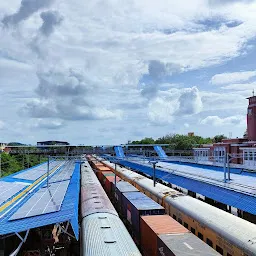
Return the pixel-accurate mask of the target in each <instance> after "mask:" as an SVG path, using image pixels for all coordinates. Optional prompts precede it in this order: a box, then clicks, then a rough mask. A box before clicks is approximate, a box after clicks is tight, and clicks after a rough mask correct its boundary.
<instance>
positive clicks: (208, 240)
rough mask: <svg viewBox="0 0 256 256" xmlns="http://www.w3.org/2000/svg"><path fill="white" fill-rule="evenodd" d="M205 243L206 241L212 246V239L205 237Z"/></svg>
mask: <svg viewBox="0 0 256 256" xmlns="http://www.w3.org/2000/svg"><path fill="white" fill-rule="evenodd" d="M206 243H207V244H208V245H210V246H211V247H213V246H212V241H211V240H210V239H209V238H207V239H206Z"/></svg>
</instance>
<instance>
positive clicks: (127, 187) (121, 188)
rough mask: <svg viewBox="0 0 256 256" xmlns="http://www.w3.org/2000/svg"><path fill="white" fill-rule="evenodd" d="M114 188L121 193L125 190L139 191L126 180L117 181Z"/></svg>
mask: <svg viewBox="0 0 256 256" xmlns="http://www.w3.org/2000/svg"><path fill="white" fill-rule="evenodd" d="M116 188H117V189H118V190H119V191H120V192H121V193H125V192H137V191H139V190H138V189H137V188H135V187H134V186H133V185H131V184H130V183H128V182H126V181H119V182H118V183H117V184H116Z"/></svg>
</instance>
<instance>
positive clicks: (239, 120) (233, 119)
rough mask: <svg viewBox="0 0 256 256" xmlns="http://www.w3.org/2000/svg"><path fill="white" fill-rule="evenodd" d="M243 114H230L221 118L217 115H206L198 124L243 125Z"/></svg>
mask: <svg viewBox="0 0 256 256" xmlns="http://www.w3.org/2000/svg"><path fill="white" fill-rule="evenodd" d="M245 121H246V119H245V116H240V115H238V116H230V117H225V118H221V117H219V116H208V117H206V118H204V119H202V120H201V121H200V124H204V125H213V126H229V125H244V123H245Z"/></svg>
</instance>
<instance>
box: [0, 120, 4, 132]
mask: <svg viewBox="0 0 256 256" xmlns="http://www.w3.org/2000/svg"><path fill="white" fill-rule="evenodd" d="M4 127H5V123H4V122H3V121H1V120H0V130H1V129H4Z"/></svg>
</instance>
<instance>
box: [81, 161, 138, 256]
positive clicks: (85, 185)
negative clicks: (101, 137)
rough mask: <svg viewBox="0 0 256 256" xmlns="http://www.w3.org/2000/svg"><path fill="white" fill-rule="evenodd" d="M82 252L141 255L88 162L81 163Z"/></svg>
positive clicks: (89, 255) (105, 255)
mask: <svg viewBox="0 0 256 256" xmlns="http://www.w3.org/2000/svg"><path fill="white" fill-rule="evenodd" d="M80 200H81V207H80V208H81V209H80V210H81V219H82V220H81V239H80V240H81V251H82V254H81V255H84V256H96V255H97V256H114V255H118V256H121V255H133V256H141V253H140V251H139V250H138V248H137V246H136V245H135V243H134V241H133V239H132V238H131V236H130V234H129V233H128V231H127V229H126V227H125V226H124V224H123V222H122V221H121V219H120V218H119V216H118V213H117V212H116V210H115V208H114V206H113V205H112V203H111V202H110V200H109V198H108V196H107V195H106V193H105V191H104V190H103V188H102V186H101V184H100V182H99V180H98V178H97V177H96V175H95V173H94V172H93V170H92V168H91V167H90V165H89V163H88V162H86V161H85V162H84V164H82V165H81V199H80Z"/></svg>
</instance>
